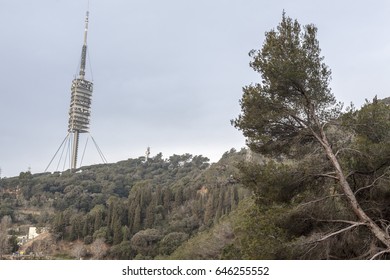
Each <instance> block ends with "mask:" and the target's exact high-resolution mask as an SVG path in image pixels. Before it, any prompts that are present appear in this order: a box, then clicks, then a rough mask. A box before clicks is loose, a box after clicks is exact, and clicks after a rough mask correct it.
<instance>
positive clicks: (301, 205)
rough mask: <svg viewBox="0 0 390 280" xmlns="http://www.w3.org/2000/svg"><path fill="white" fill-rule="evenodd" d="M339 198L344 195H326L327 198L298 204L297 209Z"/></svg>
mask: <svg viewBox="0 0 390 280" xmlns="http://www.w3.org/2000/svg"><path fill="white" fill-rule="evenodd" d="M341 196H344V194H334V195H328V196H325V197H321V198H319V199H316V200H312V201H308V202H305V203H301V204H299V205H298V206H297V208H299V207H305V206H307V205H310V204H313V203H318V202H321V201H323V200H326V199H329V198H333V197H341Z"/></svg>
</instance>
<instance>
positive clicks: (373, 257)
mask: <svg viewBox="0 0 390 280" xmlns="http://www.w3.org/2000/svg"><path fill="white" fill-rule="evenodd" d="M386 253H390V249H386V250H382V251H380V252H378V253H376V254H375V255H373V256H372V257H371V259H370V260H375V259H376V258H377V257H379V256H380V255H383V254H386Z"/></svg>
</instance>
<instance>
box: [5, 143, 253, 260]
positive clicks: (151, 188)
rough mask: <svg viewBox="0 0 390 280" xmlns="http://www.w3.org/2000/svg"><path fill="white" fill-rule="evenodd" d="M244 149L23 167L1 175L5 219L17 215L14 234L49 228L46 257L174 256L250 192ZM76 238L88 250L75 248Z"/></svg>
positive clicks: (42, 253) (29, 250)
mask: <svg viewBox="0 0 390 280" xmlns="http://www.w3.org/2000/svg"><path fill="white" fill-rule="evenodd" d="M245 154H246V152H245V150H242V151H240V152H236V151H235V150H234V149H232V150H231V151H229V152H226V153H225V154H224V155H223V157H222V159H221V160H220V161H219V162H218V163H214V164H211V165H210V164H209V160H208V159H207V158H205V157H203V156H193V155H190V154H184V155H172V156H170V157H169V158H168V159H163V157H162V154H158V155H156V156H155V157H153V158H150V159H149V160H148V161H145V158H143V157H141V158H138V159H128V160H125V161H121V162H118V163H114V164H104V165H95V166H87V167H82V168H80V169H79V170H77V172H75V173H70V172H69V171H65V172H62V173H59V172H57V173H54V174H51V173H43V174H30V173H29V172H22V173H20V175H19V176H18V177H14V178H4V179H2V180H1V185H0V200H1V208H0V219H1V218H2V217H5V216H9V217H11V219H12V231H9V233H8V234H10V232H12V234H13V235H15V236H18V235H23V234H25V231H26V228H27V226H37V227H47V228H49V230H50V240H49V241H48V242H49V243H52V244H47V246H46V247H48V248H49V247H50V248H51V249H50V250H48V251H47V252H42V250H41V252H40V256H45V258H56V257H58V256H60V258H61V257H62V258H65V257H66V255H68V257H76V258H78V257H80V256H79V254H80V252H83V253H82V257H84V258H107V259H133V258H139V259H143V258H154V257H156V256H160V257H163V256H169V255H170V254H171V253H173V252H174V250H175V249H176V248H177V247H179V246H180V245H181V244H182V243H183V242H185V241H187V240H188V239H191V238H192V237H193V236H195V235H196V234H197V233H199V232H203V231H206V230H208V229H210V228H211V227H213V225H214V224H217V223H218V221H219V220H220V218H221V217H223V216H226V215H227V214H229V213H230V212H231V211H233V210H234V209H235V208H236V207H237V205H238V204H239V202H240V201H241V200H243V199H245V198H246V197H248V196H249V194H250V191H248V190H246V189H244V188H243V187H242V186H241V185H240V184H239V180H238V179H237V178H238V177H239V176H238V170H237V167H236V166H237V164H238V163H239V162H241V161H242V160H243V159H244V157H245ZM23 231H24V232H23ZM64 242H65V243H66V242H68V243H69V244H68V245H65V246H64ZM60 244H61V246H60ZM74 244H78V245H77V246H78V247H80V246H81V247H84V249H83V250H81V249H80V250H81V251H80V250H79V254H77V253H74V252H73V251H74V250H73V249H72V246H74ZM80 244H82V245H80ZM97 244H101V245H103V244H104V246H105V248H106V250H105V252H104V254H100V253H99V254H97V253H96V252H95V253H93V250H92V249H90V247H93V246H94V245H96V246H97ZM49 245H50V246H49ZM3 247H6V246H3ZM53 248H54V249H53ZM64 248H67V249H64ZM72 250H73V251H72ZM76 251H77V250H76ZM27 252H28V253H29V252H34V247H32V246H31V247H29V248H28V249H27ZM72 252H73V253H72ZM64 254H65V255H64ZM68 257H66V258H68Z"/></svg>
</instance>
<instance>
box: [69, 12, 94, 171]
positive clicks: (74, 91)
mask: <svg viewBox="0 0 390 280" xmlns="http://www.w3.org/2000/svg"><path fill="white" fill-rule="evenodd" d="M88 21H89V12H88V11H87V14H86V17H85V30H84V43H83V47H82V49H81V62H80V72H79V77H78V78H76V79H74V80H73V81H72V87H71V101H70V109H69V123H68V132H69V133H70V134H73V148H72V155H71V170H74V169H76V167H77V155H78V147H79V136H80V135H79V134H80V133H86V132H89V122H90V117H91V103H92V91H93V83H92V82H90V81H88V80H86V79H85V65H86V60H87V35H88Z"/></svg>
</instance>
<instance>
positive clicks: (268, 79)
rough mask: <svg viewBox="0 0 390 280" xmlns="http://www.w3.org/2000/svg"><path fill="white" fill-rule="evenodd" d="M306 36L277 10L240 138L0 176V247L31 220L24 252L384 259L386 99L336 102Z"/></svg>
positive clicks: (246, 100) (388, 178) (389, 137)
mask: <svg viewBox="0 0 390 280" xmlns="http://www.w3.org/2000/svg"><path fill="white" fill-rule="evenodd" d="M316 36H317V29H316V27H315V26H314V25H306V26H303V27H302V26H301V25H300V24H299V23H298V21H296V20H292V19H291V18H289V17H287V16H286V15H285V14H283V16H282V21H281V23H280V24H279V25H278V27H277V28H276V29H275V30H271V31H270V32H267V33H266V35H265V42H264V44H263V46H262V48H261V49H260V50H258V51H256V50H254V51H251V52H250V56H251V58H252V61H251V63H250V66H251V67H252V68H253V69H254V70H255V71H256V72H257V73H259V75H260V82H258V83H255V84H251V85H249V86H246V87H245V88H244V90H243V91H244V92H243V97H242V99H241V101H240V104H241V109H242V112H241V114H240V115H239V116H238V118H237V119H235V120H233V121H232V124H233V125H234V126H235V127H236V128H238V129H239V130H241V131H242V132H243V134H244V136H245V137H246V139H247V144H248V146H249V150H245V149H242V150H241V151H238V152H237V151H236V150H234V149H232V150H230V151H229V152H226V153H225V154H224V155H223V156H222V158H221V159H220V161H219V162H217V163H213V164H211V165H210V164H209V160H208V159H207V158H205V157H203V156H193V155H190V154H184V155H172V156H170V157H169V158H168V159H163V156H162V154H158V155H156V156H155V157H153V158H151V159H149V160H147V161H146V162H145V158H138V159H128V160H125V161H121V162H118V163H115V164H105V165H95V166H89V167H83V168H80V169H79V170H77V172H74V173H71V172H69V171H66V172H62V173H54V174H50V173H44V174H31V173H29V172H22V173H20V176H18V177H15V178H3V179H1V180H0V220H1V224H0V258H1V257H2V256H4V255H7V254H8V255H9V254H10V253H12V252H15V251H16V250H18V247H19V246H18V244H17V238H16V236H19V235H21V234H26V230H25V229H26V227H27V226H29V225H34V226H36V227H47V228H49V230H50V234H48V235H47V238H42V239H41V240H37V241H35V242H34V244H31V245H30V246H28V248H27V249H28V250H29V251H30V252H33V253H35V255H34V258H52V259H56V258H72V259H80V258H88V259H370V258H372V259H389V258H390V235H389V232H390V207H389V205H390V105H389V104H390V102H389V99H384V100H378V99H377V98H374V99H373V101H372V102H368V101H367V102H366V104H365V105H364V106H363V107H362V108H361V109H360V110H356V109H355V108H353V106H351V107H350V108H348V109H347V110H344V111H343V110H342V106H341V104H339V103H337V101H336V99H335V97H334V96H333V94H332V92H331V89H330V87H329V82H330V78H331V71H330V70H329V68H328V66H326V65H325V63H324V62H323V61H324V58H323V57H322V56H321V54H320V48H319V42H318V40H317V38H316ZM23 229H24V230H23ZM25 247H26V246H25ZM23 248H24V247H23ZM19 250H20V249H19Z"/></svg>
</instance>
